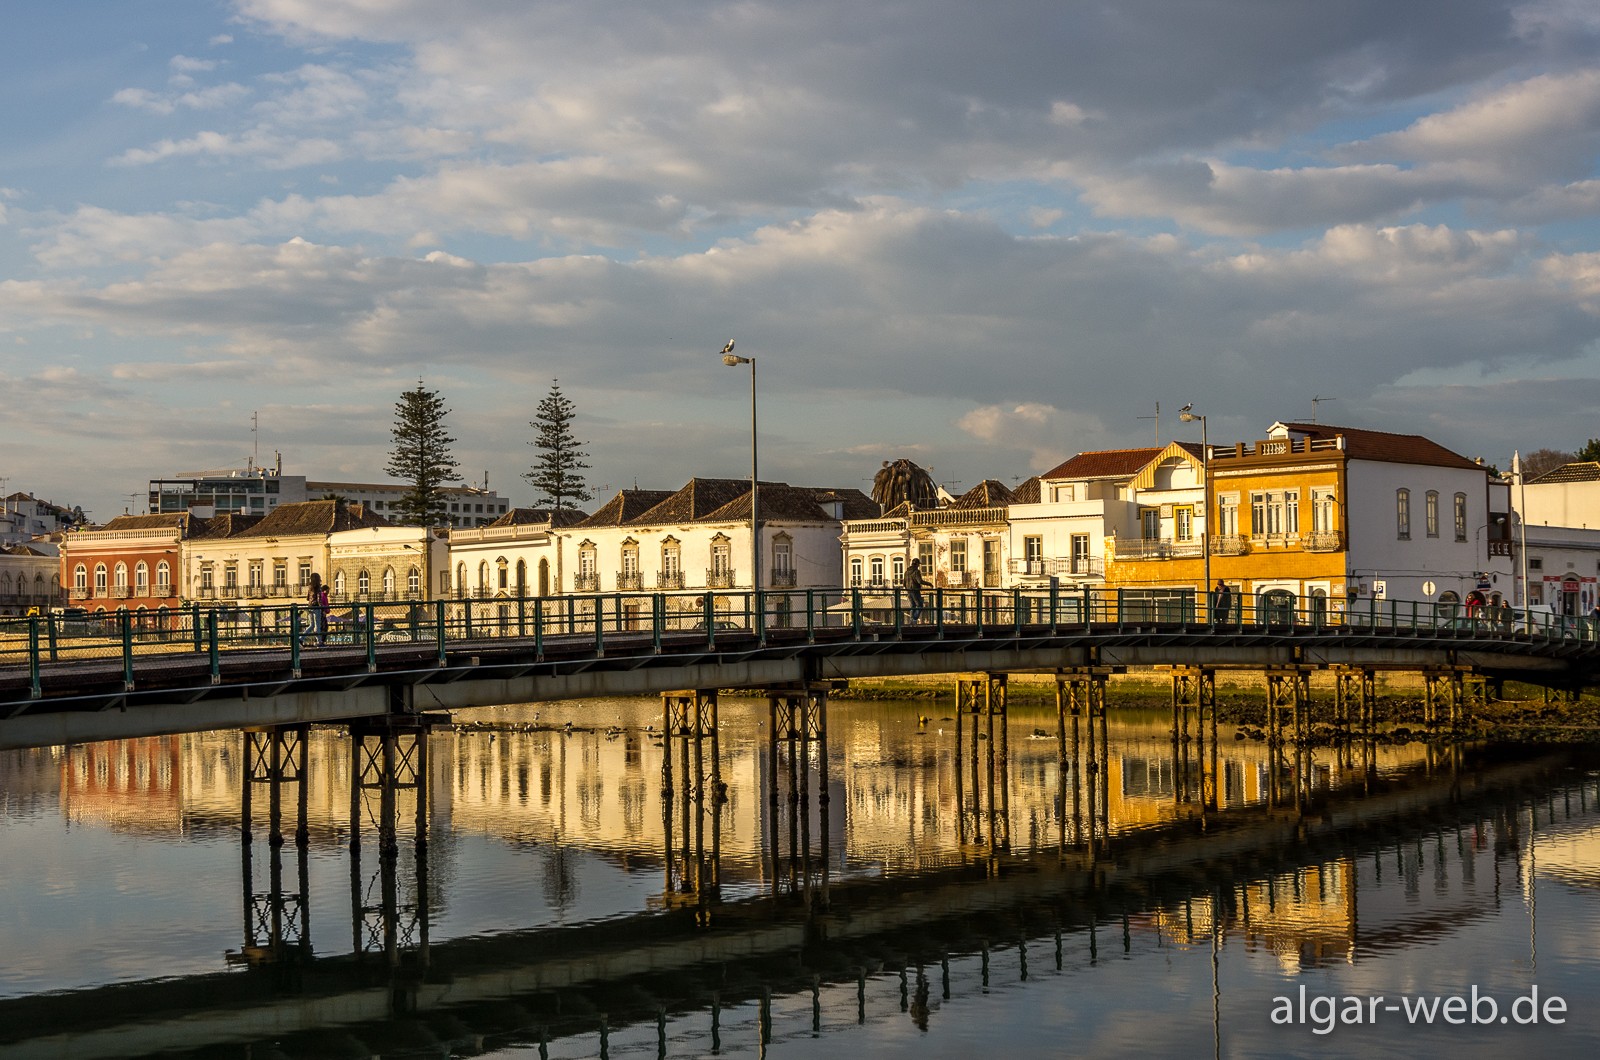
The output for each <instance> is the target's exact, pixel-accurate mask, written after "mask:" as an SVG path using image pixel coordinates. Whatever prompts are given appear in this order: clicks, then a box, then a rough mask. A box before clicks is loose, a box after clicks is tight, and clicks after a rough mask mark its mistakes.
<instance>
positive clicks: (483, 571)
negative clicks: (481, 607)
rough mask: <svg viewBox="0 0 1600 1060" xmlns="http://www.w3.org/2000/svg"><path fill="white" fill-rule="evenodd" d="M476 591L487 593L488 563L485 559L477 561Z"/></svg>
mask: <svg viewBox="0 0 1600 1060" xmlns="http://www.w3.org/2000/svg"><path fill="white" fill-rule="evenodd" d="M478 590H479V591H480V592H488V591H489V561H488V560H486V559H482V560H479V561H478Z"/></svg>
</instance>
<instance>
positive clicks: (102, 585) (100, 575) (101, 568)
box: [94, 563, 106, 596]
mask: <svg viewBox="0 0 1600 1060" xmlns="http://www.w3.org/2000/svg"><path fill="white" fill-rule="evenodd" d="M105 591H106V565H105V564H104V563H96V564H95V565H94V593H95V595H96V596H104V595H105Z"/></svg>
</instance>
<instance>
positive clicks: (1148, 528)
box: [1139, 508, 1161, 541]
mask: <svg viewBox="0 0 1600 1060" xmlns="http://www.w3.org/2000/svg"><path fill="white" fill-rule="evenodd" d="M1139 536H1140V537H1142V538H1144V539H1145V540H1146V541H1158V540H1160V539H1161V509H1160V508H1140V509H1139Z"/></svg>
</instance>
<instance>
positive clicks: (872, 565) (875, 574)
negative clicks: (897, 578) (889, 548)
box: [867, 556, 883, 585]
mask: <svg viewBox="0 0 1600 1060" xmlns="http://www.w3.org/2000/svg"><path fill="white" fill-rule="evenodd" d="M867 565H868V569H869V570H870V571H871V573H872V584H873V585H882V584H883V557H882V556H873V557H871V558H870V559H868V560H867Z"/></svg>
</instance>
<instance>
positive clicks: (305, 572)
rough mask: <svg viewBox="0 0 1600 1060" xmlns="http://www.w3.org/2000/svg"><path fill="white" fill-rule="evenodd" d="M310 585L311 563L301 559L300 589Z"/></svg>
mask: <svg viewBox="0 0 1600 1060" xmlns="http://www.w3.org/2000/svg"><path fill="white" fill-rule="evenodd" d="M310 584H311V561H310V560H308V559H303V560H301V561H300V588H301V589H304V588H305V587H306V586H308V585H310Z"/></svg>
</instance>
